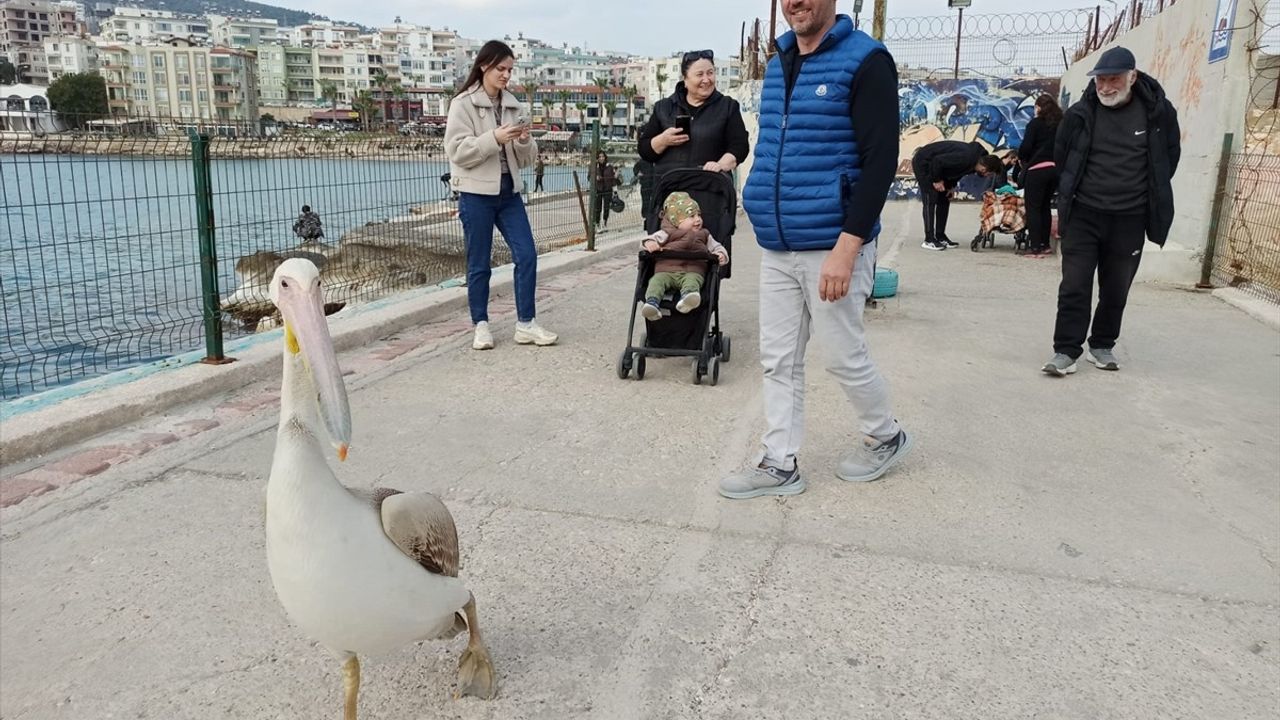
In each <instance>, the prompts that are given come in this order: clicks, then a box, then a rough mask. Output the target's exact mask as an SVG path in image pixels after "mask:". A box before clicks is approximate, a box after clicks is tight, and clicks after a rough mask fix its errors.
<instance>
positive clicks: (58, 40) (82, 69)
mask: <svg viewBox="0 0 1280 720" xmlns="http://www.w3.org/2000/svg"><path fill="white" fill-rule="evenodd" d="M44 54H45V58H46V60H47V62H48V65H49V82H53V81H54V80H57V79H58V78H60V77H62V76H63V75H72V74H75V73H86V72H96V71H97V69H98V45H97V43H95V42H94V41H93V40H90V39H89V38H83V37H74V36H71V35H62V36H59V37H55V38H52V39H49V40H45V41H44Z"/></svg>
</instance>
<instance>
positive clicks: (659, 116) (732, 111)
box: [637, 82, 751, 178]
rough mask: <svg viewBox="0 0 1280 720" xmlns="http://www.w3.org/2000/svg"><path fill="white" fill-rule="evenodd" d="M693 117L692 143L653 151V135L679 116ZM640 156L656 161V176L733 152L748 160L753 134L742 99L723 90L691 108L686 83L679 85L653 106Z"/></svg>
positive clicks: (717, 91)
mask: <svg viewBox="0 0 1280 720" xmlns="http://www.w3.org/2000/svg"><path fill="white" fill-rule="evenodd" d="M678 114H688V115H690V116H692V122H691V123H690V131H689V142H687V143H685V144H683V145H679V146H673V147H669V148H667V150H666V152H664V153H662V154H661V155H659V154H658V153H655V152H654V151H653V138H654V137H655V136H657V135H661V134H662V131H663V130H666V129H667V128H669V127H675V124H676V115H678ZM637 145H638V148H637V149H638V150H639V152H640V157H642V158H644V159H645V160H648V161H649V162H651V163H653V164H654V168H655V171H654V177H655V178H660V177H662V176H663V174H665V173H666V172H667V171H669V170H674V169H676V168H687V167H702V166H703V165H705V164H707V163H709V162H711V161H713V160H719V159H720V158H722V157H724V154H725V153H733V157H734V158H735V159H737V161H738V162H739V163H741V162H742V161H743V160H746V159H747V153H748V152H750V150H751V137H750V136H749V135H748V134H747V126H746V123H744V122H743V120H742V108H741V107H739V105H738V101H737V100H734V99H733V98H731V97H726V96H725V95H722V94H721V93H720V91H719V90H716V91H715V92H713V93H712V94H711V97H709V98H707V101H706V102H704V103H702V104H701V105H699V106H698V107H696V108H695V107H690V106H689V103H688V101H687V100H686V97H685V88H684V83H683V82H681V83H677V84H676V91H675V92H674V93H672V94H671V97H667V98H663V99H661V100H659V101H658V102H657V103H656V104H655V105H654V106H653V115H652V116H651V117H650V118H649V122H648V123H646V124H645V126H644V128H643V129H642V130H641V131H640V138H639V141H638V142H637Z"/></svg>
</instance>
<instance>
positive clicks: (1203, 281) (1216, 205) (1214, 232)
mask: <svg viewBox="0 0 1280 720" xmlns="http://www.w3.org/2000/svg"><path fill="white" fill-rule="evenodd" d="M1234 141H1235V135H1234V134H1233V133H1227V134H1226V135H1223V136H1222V155H1221V156H1220V157H1219V159H1218V184H1217V186H1216V188H1215V190H1214V192H1213V210H1212V211H1211V212H1210V213H1209V239H1208V241H1207V242H1206V243H1205V246H1204V259H1203V261H1202V262H1201V263H1200V282H1198V283H1196V287H1198V288H1202V289H1207V288H1212V287H1213V261H1214V258H1215V257H1216V256H1217V254H1218V229H1219V228H1220V227H1221V226H1222V206H1223V204H1224V202H1223V201H1224V200H1226V197H1227V171H1228V170H1229V169H1230V168H1231V145H1232V143H1233V142H1234Z"/></svg>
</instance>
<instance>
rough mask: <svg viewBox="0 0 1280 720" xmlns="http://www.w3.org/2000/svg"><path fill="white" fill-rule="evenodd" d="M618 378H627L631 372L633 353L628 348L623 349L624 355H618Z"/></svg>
mask: <svg viewBox="0 0 1280 720" xmlns="http://www.w3.org/2000/svg"><path fill="white" fill-rule="evenodd" d="M617 370H618V379H619V380H626V379H627V376H628V375H630V374H631V353H629V352H627V351H626V350H623V351H622V355H620V356H618V368H617Z"/></svg>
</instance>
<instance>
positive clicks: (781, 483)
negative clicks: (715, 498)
mask: <svg viewBox="0 0 1280 720" xmlns="http://www.w3.org/2000/svg"><path fill="white" fill-rule="evenodd" d="M804 489H805V484H804V478H802V477H800V463H796V466H795V468H794V469H791V470H783V469H781V468H776V467H773V466H772V465H766V464H765V463H764V462H761V463H760V464H759V465H757V466H755V467H751V468H747V469H746V470H742V471H739V472H736V473H734V474H732V475H730V476H728V477H726V478H724V479H722V480H721V481H720V494H721V495H723V496H725V497H727V498H733V499H734V500H746V499H748V498H753V497H760V496H761V495H799V494H800V493H802V492H804Z"/></svg>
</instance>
